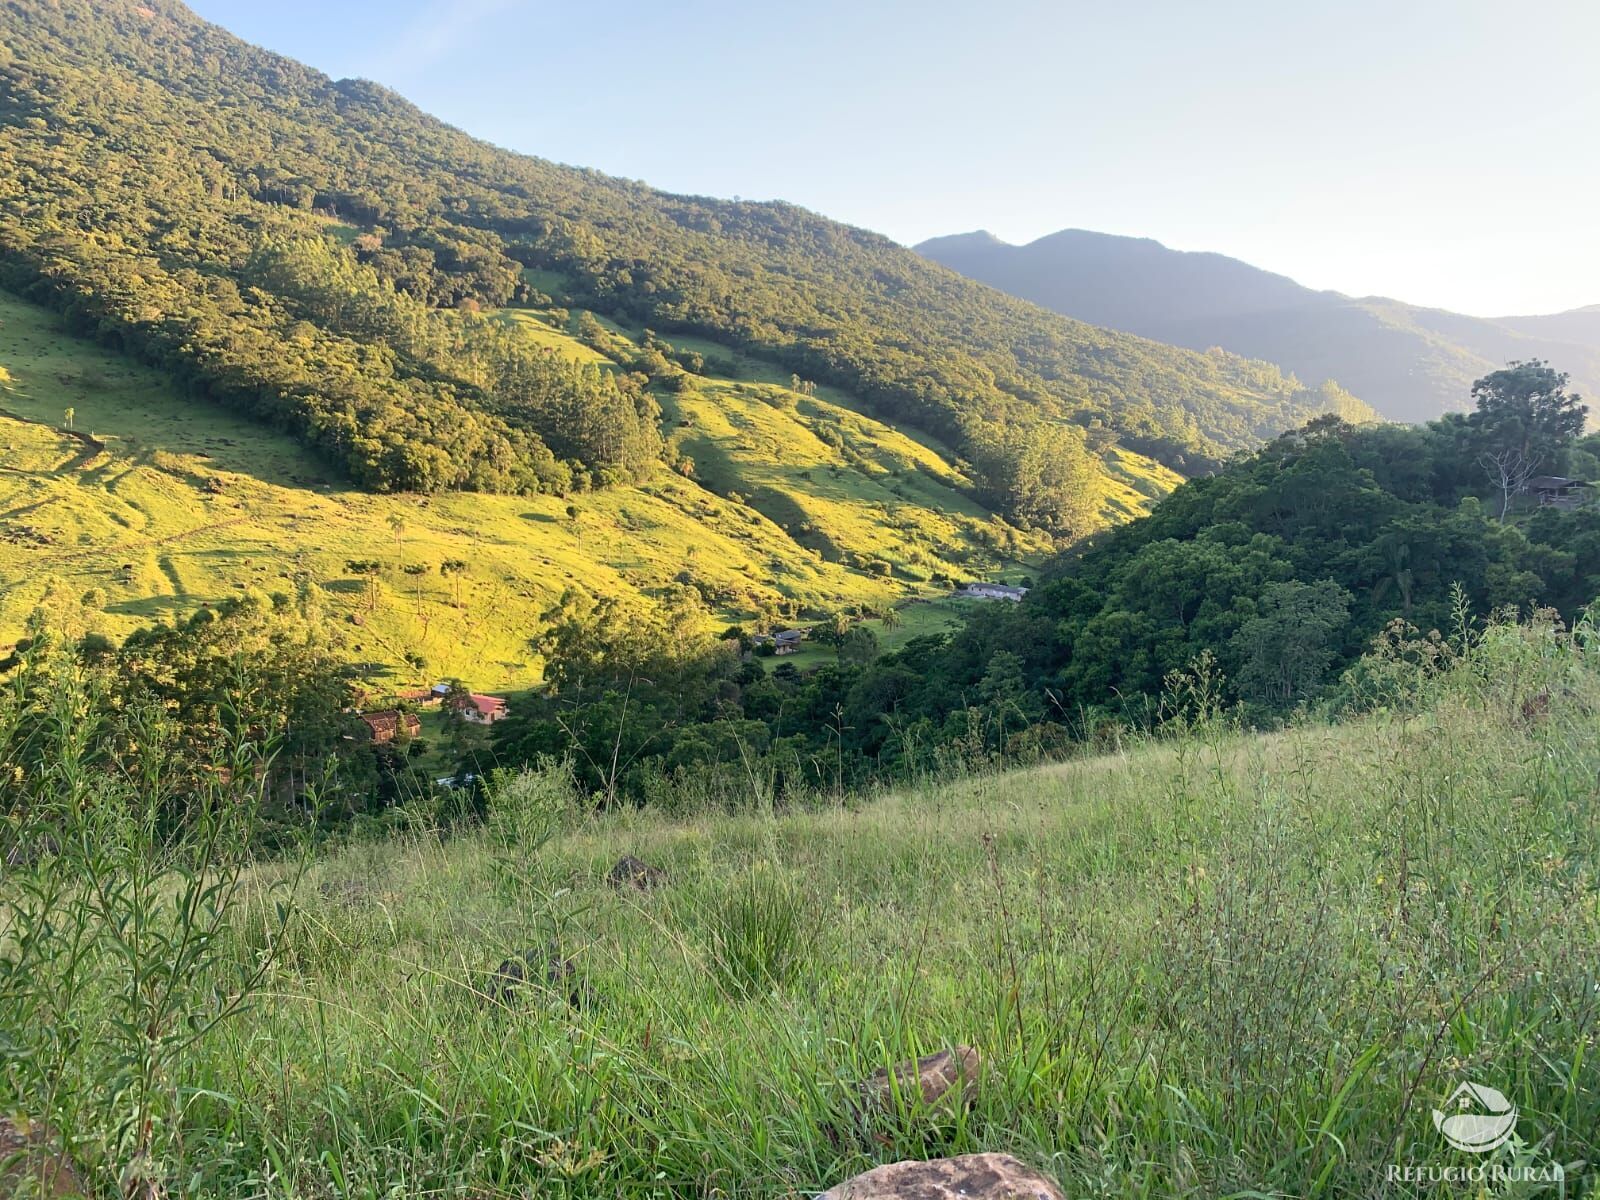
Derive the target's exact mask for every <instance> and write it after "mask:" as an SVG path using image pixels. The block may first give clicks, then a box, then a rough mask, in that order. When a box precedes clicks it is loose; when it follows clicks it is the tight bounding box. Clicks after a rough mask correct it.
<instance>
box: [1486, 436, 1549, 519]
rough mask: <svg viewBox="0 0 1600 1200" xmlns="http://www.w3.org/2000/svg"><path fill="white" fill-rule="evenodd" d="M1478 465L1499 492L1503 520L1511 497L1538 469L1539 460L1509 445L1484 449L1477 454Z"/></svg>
mask: <svg viewBox="0 0 1600 1200" xmlns="http://www.w3.org/2000/svg"><path fill="white" fill-rule="evenodd" d="M1478 465H1479V466H1480V467H1482V468H1483V473H1484V474H1485V475H1487V476H1488V477H1489V482H1490V483H1491V484H1493V485H1494V487H1495V489H1496V490H1497V491H1498V492H1499V493H1500V520H1501V521H1504V520H1505V519H1506V512H1507V511H1508V510H1509V509H1510V508H1511V497H1513V496H1515V495H1516V494H1517V493H1518V492H1520V491H1522V489H1523V487H1524V486H1525V485H1526V484H1527V482H1528V480H1530V479H1532V478H1533V473H1534V472H1535V471H1537V470H1538V469H1539V462H1538V460H1537V459H1533V458H1529V457H1528V456H1527V455H1526V454H1524V453H1523V452H1522V451H1521V450H1519V449H1517V448H1516V447H1515V446H1510V447H1507V448H1506V449H1504V450H1494V451H1489V450H1485V451H1484V452H1483V453H1482V454H1480V455H1478Z"/></svg>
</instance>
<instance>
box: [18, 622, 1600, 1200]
mask: <svg viewBox="0 0 1600 1200" xmlns="http://www.w3.org/2000/svg"><path fill="white" fill-rule="evenodd" d="M1586 637H1587V640H1582V639H1579V640H1576V641H1574V640H1570V639H1566V638H1563V637H1561V636H1559V635H1555V634H1552V633H1550V632H1548V631H1545V630H1534V629H1528V628H1521V629H1518V628H1514V627H1513V628H1504V629H1499V630H1496V631H1492V632H1491V633H1490V634H1489V636H1488V638H1487V639H1486V640H1485V641H1484V643H1483V644H1482V645H1480V646H1479V647H1478V648H1477V650H1475V651H1474V652H1473V653H1472V655H1471V656H1470V657H1469V659H1468V660H1467V662H1466V664H1465V665H1463V666H1461V667H1459V668H1457V669H1456V670H1455V671H1454V672H1453V673H1451V674H1450V675H1448V676H1447V677H1445V678H1444V679H1443V680H1442V682H1437V683H1435V684H1433V685H1431V691H1432V695H1431V698H1430V699H1429V700H1428V701H1427V703H1426V704H1425V705H1423V706H1421V707H1419V708H1417V709H1416V710H1414V711H1413V710H1406V711H1401V710H1395V711H1390V712H1387V713H1380V714H1378V715H1375V716H1372V717H1370V718H1368V719H1365V720H1362V721H1360V722H1357V723H1353V724H1349V725H1345V726H1327V725H1321V724H1307V725H1305V726H1302V727H1299V728H1294V729H1291V730H1288V731H1286V732H1281V733H1277V734H1272V735H1258V736H1251V735H1244V734H1240V733H1236V732H1233V731H1230V730H1228V729H1227V728H1226V727H1225V726H1224V725H1223V724H1221V723H1218V722H1214V721H1208V722H1203V723H1200V724H1197V725H1194V726H1193V727H1192V728H1190V729H1188V730H1187V731H1186V732H1181V733H1178V734H1175V735H1174V736H1172V737H1169V738H1164V739H1157V740H1153V741H1152V740H1139V741H1137V742H1133V743H1129V744H1127V745H1125V746H1124V747H1122V748H1121V749H1120V750H1118V751H1116V752H1113V753H1108V754H1105V755H1103V756H1100V757H1092V758H1085V759H1082V760H1079V761H1075V762H1072V763H1069V764H1066V765H1062V766H1055V767H1049V768H1045V769H1039V770H1033V771H1028V772H1023V773H1017V774H1009V775H1002V776H995V777H979V778H970V779H965V780H959V781H953V782H945V783H935V782H931V781H930V782H928V783H926V784H925V785H922V786H918V787H913V788H910V789H908V790H903V791H898V792H895V793H893V794H888V795H883V796H879V797H875V798H870V799H861V800H847V801H843V802H839V801H834V800H832V799H830V798H827V797H818V798H816V799H815V802H814V803H812V804H810V805H807V806H803V807H800V808H791V809H788V810H785V811H776V812H775V811H772V809H771V808H770V806H768V805H763V804H761V803H759V802H757V801H755V800H753V801H752V804H751V808H750V811H747V812H742V813H721V814H706V815H701V816H696V817H692V818H688V819H678V820H673V819H667V818H665V817H661V816H657V815H651V814H645V813H634V812H629V813H619V814H615V815H611V816H605V817H581V816H580V815H578V813H577V810H576V809H575V808H574V807H572V805H571V801H570V797H569V796H568V795H567V794H566V792H565V791H564V788H563V786H562V783H561V776H560V773H559V771H547V772H545V773H543V774H530V775H526V776H524V777H523V778H522V779H521V780H519V781H518V782H516V783H514V784H510V785H508V786H506V787H505V788H503V789H502V791H501V793H500V794H499V795H498V796H497V797H496V800H495V802H494V804H493V805H492V807H491V812H490V818H489V823H488V825H487V827H486V828H485V829H484V830H483V831H482V832H478V833H473V834H471V835H469V836H463V837H457V838H453V839H450V840H447V841H441V840H440V839H439V838H437V837H435V836H432V835H425V836H415V837H410V838H403V839H400V840H396V841H387V842H382V843H377V844H363V845H356V846H352V847H350V848H348V849H346V850H343V851H341V852H337V853H334V854H332V855H331V856H328V857H326V858H325V859H323V860H322V861H320V862H318V863H317V864H315V865H314V866H313V868H312V869H311V871H310V873H309V874H308V875H306V876H304V877H303V878H300V879H299V882H298V884H297V890H296V894H295V895H294V896H293V897H292V899H293V901H294V902H295V903H296V904H297V905H298V906H299V908H298V912H297V913H296V914H295V915H294V916H293V917H292V919H291V920H290V923H289V925H288V927H287V930H286V931H285V932H284V933H283V934H282V935H281V937H276V936H269V934H268V932H267V931H268V930H269V929H271V928H272V927H273V925H274V921H275V918H274V917H273V915H272V913H273V909H272V905H273V904H274V903H276V902H277V901H279V900H284V899H290V897H287V896H285V895H284V894H283V893H282V891H281V887H282V886H287V883H286V881H288V880H289V879H290V878H291V874H290V873H289V872H288V871H287V870H286V869H285V870H282V871H280V870H276V869H274V870H263V871H257V872H256V873H255V874H254V875H252V876H250V877H248V878H247V885H248V888H249V891H250V895H251V896H252V897H253V898H252V899H250V900H249V901H248V903H247V905H246V908H245V910H244V911H243V912H242V913H241V914H240V915H239V916H238V917H237V918H236V919H235V920H234V921H233V922H232V924H231V926H230V928H229V930H228V932H227V938H226V943H225V944H226V947H227V949H226V956H227V957H229V958H230V959H237V960H238V961H240V962H251V961H255V959H256V956H258V955H261V954H263V953H266V952H267V951H269V950H270V951H271V952H272V955H273V957H272V961H271V966H270V970H269V972H268V974H267V976H266V977H265V978H264V979H263V981H262V985H261V991H260V994H259V995H258V996H257V997H256V998H255V1000H254V1001H253V1003H252V1006H251V1008H250V1011H249V1013H248V1015H247V1016H246V1017H244V1018H243V1019H239V1020H234V1021H231V1022H227V1023H224V1024H222V1025H221V1026H219V1027H218V1028H217V1029H215V1030H214V1031H213V1032H212V1033H210V1034H208V1035H207V1036H206V1038H205V1039H204V1040H203V1041H201V1042H200V1043H198V1044H197V1045H196V1046H194V1047H193V1049H192V1050H191V1051H190V1052H189V1053H187V1054H186V1055H185V1056H184V1058H183V1060H182V1061H181V1063H180V1064H178V1065H177V1066H176V1067H175V1069H174V1071H173V1073H172V1076H171V1077H170V1078H168V1079H166V1080H164V1081H163V1082H162V1084H161V1086H162V1087H163V1088H170V1089H171V1093H172V1097H173V1100H172V1106H171V1108H170V1110H169V1112H170V1116H169V1118H168V1123H166V1124H163V1125H161V1126H160V1127H159V1130H160V1136H159V1138H158V1142H159V1145H160V1147H161V1151H160V1155H159V1164H158V1165H159V1169H160V1175H161V1176H162V1177H163V1178H166V1179H169V1180H171V1181H173V1191H174V1192H177V1191H183V1192H184V1193H185V1194H193V1195H208V1196H228V1197H241V1196H273V1197H323V1196H339V1197H345V1196H350V1197H378V1196H407V1197H412V1196H478V1197H520V1196H536V1195H537V1196H563V1197H597V1198H598V1197H614V1196H619V1195H620V1196H662V1197H668V1196H670V1197H700V1196H728V1197H734V1196H760V1197H785V1196H806V1195H810V1194H811V1193H812V1192H813V1191H814V1190H816V1189H820V1188H821V1187H823V1186H827V1185H831V1184H832V1183H835V1182H837V1181H839V1180H841V1179H843V1178H845V1177H846V1176H849V1175H851V1174H853V1173H855V1172H857V1171H859V1170H862V1169H864V1168H866V1167H868V1166H870V1165H871V1164H874V1163H877V1162H886V1161H893V1160H897V1159H902V1158H908V1157H911V1158H921V1157H928V1156H935V1155H944V1154H954V1153H960V1152H965V1151H970V1150H976V1149H997V1150H1005V1151H1009V1152H1011V1153H1014V1154H1016V1155H1018V1156H1019V1157H1021V1158H1023V1159H1025V1160H1027V1161H1029V1162H1031V1163H1034V1164H1036V1165H1039V1166H1041V1167H1043V1168H1044V1169H1045V1170H1047V1171H1048V1172H1050V1173H1051V1174H1053V1175H1055V1176H1057V1177H1059V1178H1060V1179H1061V1180H1062V1182H1063V1185H1064V1187H1065V1190H1066V1194H1067V1195H1069V1196H1074V1197H1082V1196H1106V1197H1157V1196H1159V1197H1170V1196H1195V1197H1201V1196H1207V1197H1209V1196H1253V1197H1259V1196H1346V1197H1368V1196H1375V1195H1387V1194H1393V1195H1414V1194H1424V1195H1430V1196H1441V1197H1443V1196H1455V1195H1464V1194H1472V1195H1480V1194H1482V1195H1489V1194H1494V1195H1531V1194H1535V1193H1536V1192H1542V1191H1544V1190H1546V1189H1545V1188H1544V1187H1543V1185H1542V1184H1536V1183H1527V1184H1525V1185H1521V1184H1519V1185H1518V1186H1517V1187H1515V1188H1513V1187H1501V1186H1494V1187H1486V1188H1485V1189H1484V1190H1478V1189H1476V1188H1472V1187H1466V1188H1463V1186H1462V1185H1460V1184H1459V1183H1448V1182H1441V1181H1439V1180H1438V1179H1435V1180H1434V1181H1433V1182H1431V1183H1430V1182H1427V1181H1426V1179H1424V1182H1422V1183H1394V1182H1391V1180H1390V1172H1391V1168H1415V1169H1420V1170H1424V1171H1426V1170H1430V1169H1437V1170H1443V1169H1444V1168H1446V1167H1454V1168H1456V1169H1464V1168H1468V1167H1472V1166H1473V1165H1475V1164H1483V1163H1487V1162H1494V1163H1497V1164H1499V1165H1501V1166H1505V1167H1508V1168H1515V1169H1518V1170H1522V1169H1526V1168H1532V1169H1533V1171H1534V1176H1533V1177H1535V1178H1541V1179H1545V1180H1548V1179H1549V1178H1552V1177H1553V1175H1552V1172H1555V1171H1557V1169H1558V1165H1559V1164H1568V1167H1567V1170H1568V1171H1569V1173H1570V1174H1571V1178H1570V1179H1569V1181H1568V1183H1567V1184H1566V1185H1565V1187H1566V1194H1575V1190H1576V1189H1579V1188H1581V1187H1582V1183H1583V1180H1584V1179H1585V1178H1586V1176H1584V1175H1583V1171H1582V1168H1581V1167H1579V1166H1576V1165H1573V1164H1577V1163H1579V1162H1580V1160H1589V1159H1592V1158H1593V1157H1594V1153H1595V1149H1596V1146H1595V1129H1596V1128H1597V1120H1600V1077H1597V1069H1596V1063H1595V1056H1594V1054H1593V1040H1594V1037H1595V1031H1596V1019H1597V1018H1600V978H1597V968H1596V960H1595V954H1594V948H1595V946H1596V944H1600V943H1597V939H1600V908H1597V903H1596V896H1597V883H1600V880H1597V877H1596V865H1597V862H1600V824H1597V794H1596V779H1597V772H1600V739H1596V737H1595V736H1594V731H1595V728H1596V721H1597V719H1600V646H1597V645H1596V643H1595V640H1594V637H1593V631H1592V630H1590V631H1588V633H1587V634H1586ZM623 854H634V855H638V856H640V857H641V858H644V859H646V860H648V861H650V862H652V863H654V864H657V865H659V866H660V867H662V868H664V869H665V870H666V871H667V872H668V874H669V876H670V880H669V882H668V883H667V884H666V885H665V886H663V887H661V888H659V889H657V890H654V891H651V892H648V893H640V892H634V891H631V890H628V891H623V892H618V891H617V890H614V889H612V888H611V887H608V886H607V884H606V882H605V874H606V872H607V870H608V869H609V868H610V867H611V865H612V864H613V863H614V862H615V861H616V860H617V859H618V858H619V857H620V856H621V855H623ZM529 950H531V951H533V952H534V960H535V962H536V963H538V964H540V965H538V966H536V967H535V968H534V972H533V973H534V974H535V976H536V977H537V978H538V979H544V978H545V977H546V976H545V965H544V964H547V963H548V962H551V961H555V962H565V963H569V964H570V973H566V968H561V969H559V970H557V971H556V972H554V974H553V975H552V976H551V978H553V980H554V986H552V987H549V988H543V987H539V986H534V985H525V986H523V987H522V988H521V989H520V990H519V991H518V992H517V993H515V995H514V997H513V999H512V1001H511V1002H510V1003H505V1004H501V1003H496V1002H493V1001H491V1000H489V999H488V998H487V996H486V993H487V992H488V991H489V990H490V989H491V982H492V978H493V972H494V971H495V968H496V965H497V964H498V963H500V962H501V960H502V959H505V958H509V957H512V956H514V955H517V954H519V953H521V952H523V951H529ZM96 1011H97V1009H96V1001H95V999H94V990H93V989H90V991H89V992H88V993H87V994H85V995H83V996H81V997H79V998H78V999H77V1000H76V1001H75V1002H74V1004H73V1006H72V1011H71V1013H65V1012H63V1013H59V1014H54V1018H59V1019H61V1020H66V1019H68V1018H69V1017H70V1019H71V1020H72V1022H73V1028H75V1029H78V1030H79V1031H80V1033H81V1036H82V1037H83V1039H84V1040H83V1042H82V1045H83V1047H84V1049H85V1054H84V1055H83V1057H82V1059H81V1060H75V1061H74V1064H73V1065H72V1066H71V1067H70V1068H69V1070H68V1072H67V1078H66V1079H65V1080H64V1081H63V1083H62V1085H61V1089H60V1091H59V1093H58V1094H57V1095H56V1098H55V1102H54V1105H53V1107H52V1108H51V1110H50V1116H51V1118H52V1120H53V1121H54V1122H55V1123H56V1124H57V1125H58V1126H59V1127H60V1128H63V1129H66V1130H69V1131H71V1134H72V1147H73V1153H74V1155H75V1157H76V1159H77V1161H78V1162H79V1163H80V1164H82V1165H83V1166H84V1167H85V1168H86V1169H88V1170H90V1171H95V1170H97V1169H98V1171H99V1174H98V1175H97V1176H96V1178H98V1179H99V1180H101V1181H102V1186H103V1187H104V1188H105V1189H106V1190H105V1193H104V1194H106V1195H110V1194H111V1190H110V1189H111V1182H110V1181H111V1180H112V1179H113V1177H114V1176H115V1173H116V1170H117V1169H118V1167H120V1166H121V1165H122V1164H121V1163H120V1161H119V1160H118V1158H117V1149H116V1146H117V1143H116V1140H115V1136H114V1132H113V1131H114V1130H115V1129H117V1128H118V1116H119V1112H120V1110H119V1107H118V1104H119V1101H118V1099H117V1097H115V1096H111V1095H106V1094H103V1093H102V1092H101V1091H98V1090H97V1084H96V1082H95V1081H96V1079H97V1078H99V1077H100V1072H102V1070H103V1069H105V1064H104V1063H103V1062H101V1061H99V1060H97V1058H96V1056H95V1054H94V1052H93V1051H94V1047H95V1045H96V1044H97V1043H96V1040H95V1039H96V1036H97V1032H96V1029H95V1024H94V1018H93V1014H94V1013H95V1012H96ZM49 1015H50V1010H49V1005H48V1004H46V1005H45V1007H44V1009H42V1010H41V1009H35V1010H32V1011H31V1019H32V1020H34V1021H38V1020H42V1019H44V1018H45V1017H46V1016H49ZM54 1018H53V1019H54ZM955 1043H966V1044H970V1045H972V1046H974V1047H977V1048H978V1049H979V1051H980V1052H981V1054H982V1056H983V1063H984V1071H983V1077H982V1085H981V1088H980V1090H979V1093H978V1096H977V1098H976V1101H975V1103H974V1104H973V1105H972V1106H971V1108H970V1109H969V1110H965V1111H933V1112H930V1111H928V1110H926V1109H923V1108H920V1107H918V1106H916V1105H913V1104H911V1103H910V1101H909V1100H908V1101H906V1103H905V1104H903V1105H900V1106H899V1107H897V1108H896V1109H894V1110H892V1111H887V1112H877V1113H875V1114H873V1115H870V1116H863V1115H862V1114H860V1113H859V1112H858V1111H857V1109H856V1107H855V1104H854V1101H853V1097H854V1096H855V1094H856V1093H855V1091H854V1089H853V1087H852V1081H854V1080H858V1079H860V1078H861V1077H862V1076H864V1075H866V1074H867V1073H868V1072H870V1071H871V1070H873V1069H874V1068H876V1067H880V1066H884V1065H886V1064H888V1063H890V1062H893V1061H896V1060H900V1059H904V1058H908V1057H911V1056H913V1055H916V1054H925V1053H929V1052H932V1051H934V1050H937V1049H939V1048H941V1047H944V1046H948V1045H951V1044H955ZM17 1078H18V1079H19V1080H20V1078H21V1077H20V1076H19V1077H17ZM1463 1081H1474V1082H1477V1083H1480V1084H1485V1085H1488V1086H1490V1087H1493V1088H1496V1089H1498V1090H1499V1091H1501V1092H1503V1093H1504V1095H1505V1096H1506V1097H1507V1098H1508V1099H1509V1101H1510V1102H1511V1103H1512V1104H1514V1105H1515V1106H1516V1108H1517V1110H1518V1115H1517V1118H1516V1127H1515V1128H1516V1135H1515V1137H1514V1138H1513V1139H1512V1140H1511V1141H1510V1142H1508V1143H1507V1145H1506V1146H1504V1147H1502V1148H1501V1149H1500V1150H1497V1151H1496V1152H1494V1154H1493V1155H1492V1156H1489V1157H1483V1158H1479V1157H1477V1156H1473V1155H1469V1154H1465V1153H1460V1152H1457V1151H1452V1150H1451V1149H1450V1148H1449V1147H1448V1146H1447V1145H1446V1144H1445V1143H1444V1141H1443V1140H1442V1139H1441V1138H1440V1136H1439V1134H1438V1133H1437V1132H1436V1130H1435V1127H1434V1123H1433V1119H1432V1118H1431V1116H1430V1113H1431V1111H1432V1110H1434V1109H1439V1108H1446V1107H1447V1106H1446V1103H1445V1102H1446V1100H1447V1098H1448V1097H1450V1096H1451V1094H1452V1093H1453V1092H1454V1090H1455V1089H1456V1087H1457V1086H1458V1084H1460V1083H1461V1082H1463ZM7 1086H11V1087H15V1086H16V1080H13V1081H12V1082H11V1083H10V1084H8V1085H7ZM7 1101H9V1102H10V1103H12V1104H14V1105H16V1106H17V1107H19V1108H22V1109H24V1110H26V1109H27V1107H28V1105H29V1104H30V1103H31V1104H34V1105H37V1104H38V1103H40V1101H39V1100H38V1098H37V1097H30V1096H26V1095H18V1094H14V1095H11V1096H9V1097H3V1096H0V1108H3V1107H4V1103H5V1102H7ZM35 1111H37V1110H35ZM1539 1172H1543V1173H1544V1174H1543V1175H1542V1176H1541V1175H1539ZM1548 1191H1549V1194H1552V1195H1553V1194H1558V1189H1556V1188H1555V1187H1554V1186H1553V1185H1552V1186H1551V1187H1550V1188H1549V1189H1548Z"/></svg>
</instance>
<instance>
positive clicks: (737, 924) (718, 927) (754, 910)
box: [704, 865, 816, 997]
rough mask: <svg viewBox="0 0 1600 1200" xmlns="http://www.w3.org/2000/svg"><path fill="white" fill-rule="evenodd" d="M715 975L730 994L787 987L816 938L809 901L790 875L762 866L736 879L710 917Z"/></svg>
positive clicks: (707, 928)
mask: <svg viewBox="0 0 1600 1200" xmlns="http://www.w3.org/2000/svg"><path fill="white" fill-rule="evenodd" d="M704 934H705V939H706V952H707V960H708V963H709V965H710V967H711V973H712V974H713V975H715V976H716V978H717V982H718V983H719V984H721V986H722V987H723V989H724V990H725V991H727V992H728V993H729V994H730V995H734V996H746V997H748V996H753V995H756V994H759V993H761V992H766V991H771V990H773V989H775V988H781V987H785V986H787V985H788V984H789V983H790V982H791V981H792V980H793V979H794V977H795V976H796V974H798V972H799V969H800V965H801V963H803V962H804V961H805V959H806V955H807V954H808V953H809V952H810V950H811V947H812V944H813V943H814V942H815V940H816V923H815V921H814V919H813V914H812V913H811V912H810V911H809V909H808V907H807V897H806V895H805V893H804V892H803V891H802V890H801V889H800V887H799V886H798V885H797V884H796V883H794V881H793V880H792V879H790V878H789V877H788V876H787V875H785V874H782V873H781V872H780V871H778V870H777V869H775V868H772V867H768V866H765V865H757V866H754V867H751V868H750V869H748V870H746V871H745V872H743V873H742V874H741V875H739V876H738V877H736V878H735V879H734V881H733V883H732V884H731V885H730V886H729V887H728V888H727V890H725V891H724V892H722V893H721V894H720V895H718V896H716V897H715V898H714V899H713V900H712V901H711V902H710V903H709V904H708V905H707V906H706V909H705V913H704Z"/></svg>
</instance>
